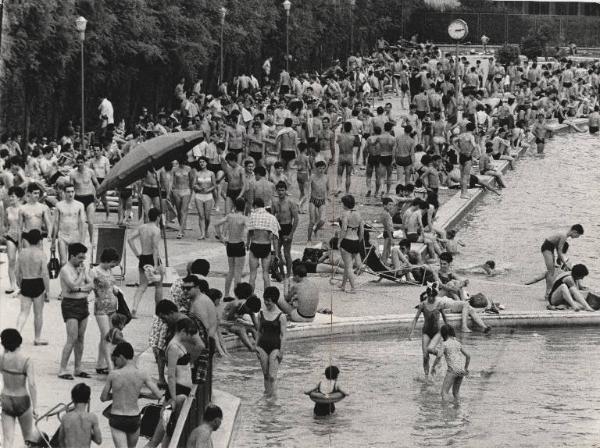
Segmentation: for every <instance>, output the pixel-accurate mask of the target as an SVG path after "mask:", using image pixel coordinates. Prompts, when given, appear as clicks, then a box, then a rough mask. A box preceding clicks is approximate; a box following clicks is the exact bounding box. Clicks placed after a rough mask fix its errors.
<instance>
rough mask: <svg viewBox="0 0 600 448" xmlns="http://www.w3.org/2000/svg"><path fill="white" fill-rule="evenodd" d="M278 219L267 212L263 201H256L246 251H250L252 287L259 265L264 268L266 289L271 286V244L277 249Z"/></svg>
mask: <svg viewBox="0 0 600 448" xmlns="http://www.w3.org/2000/svg"><path fill="white" fill-rule="evenodd" d="M280 230H281V229H280V227H279V222H278V221H277V218H275V216H273V215H272V214H270V213H269V212H268V211H266V210H265V204H264V202H263V200H262V199H260V198H256V199H255V200H254V210H253V211H252V213H251V214H250V220H249V222H248V241H247V242H246V250H248V251H249V258H248V263H249V265H250V280H249V282H250V285H252V288H254V287H255V284H256V275H257V274H258V265H259V264H260V265H261V267H262V275H263V281H264V288H265V289H266V288H267V287H269V286H271V279H270V276H269V268H270V266H271V244H273V245H274V246H275V247H277V244H278V242H277V237H278V235H279V231H280Z"/></svg>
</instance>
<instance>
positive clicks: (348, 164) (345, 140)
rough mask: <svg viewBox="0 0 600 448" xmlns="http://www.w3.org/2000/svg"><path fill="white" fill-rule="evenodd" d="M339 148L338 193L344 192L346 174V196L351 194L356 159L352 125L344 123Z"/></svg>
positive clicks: (347, 122)
mask: <svg viewBox="0 0 600 448" xmlns="http://www.w3.org/2000/svg"><path fill="white" fill-rule="evenodd" d="M337 144H338V148H339V155H338V167H337V193H336V196H337V195H339V194H340V193H341V192H342V176H343V175H344V171H345V172H346V185H345V186H346V194H348V193H350V182H351V180H352V171H353V168H354V157H353V155H352V149H353V148H354V136H353V135H352V123H350V122H349V121H346V122H345V123H344V126H343V129H342V133H341V134H339V135H338V136H337Z"/></svg>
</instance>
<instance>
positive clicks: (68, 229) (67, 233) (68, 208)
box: [50, 184, 85, 266]
mask: <svg viewBox="0 0 600 448" xmlns="http://www.w3.org/2000/svg"><path fill="white" fill-rule="evenodd" d="M64 193H65V196H64V197H65V198H64V199H63V200H62V201H58V202H57V203H56V212H55V213H56V217H55V220H54V227H53V229H52V245H51V249H50V250H51V251H52V252H54V250H55V249H56V240H57V239H58V256H59V258H60V265H61V266H64V265H65V264H67V261H68V254H67V251H68V248H69V244H73V243H82V242H83V241H84V239H85V230H84V219H85V218H84V216H85V210H84V209H83V204H82V203H81V202H79V201H76V200H74V197H75V187H74V186H73V185H71V184H68V185H65V187H64Z"/></svg>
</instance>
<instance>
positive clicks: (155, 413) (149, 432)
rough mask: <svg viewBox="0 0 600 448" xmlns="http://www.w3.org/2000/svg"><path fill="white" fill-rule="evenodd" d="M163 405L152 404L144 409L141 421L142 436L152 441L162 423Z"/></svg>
mask: <svg viewBox="0 0 600 448" xmlns="http://www.w3.org/2000/svg"><path fill="white" fill-rule="evenodd" d="M161 410H162V405H160V404H158V403H150V404H147V405H146V406H144V407H143V409H142V412H141V417H142V418H141V420H140V436H142V437H146V438H147V439H151V438H152V436H153V435H154V431H155V430H156V427H157V426H158V423H159V421H160V412H161Z"/></svg>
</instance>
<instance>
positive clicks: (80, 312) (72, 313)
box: [60, 297, 90, 322]
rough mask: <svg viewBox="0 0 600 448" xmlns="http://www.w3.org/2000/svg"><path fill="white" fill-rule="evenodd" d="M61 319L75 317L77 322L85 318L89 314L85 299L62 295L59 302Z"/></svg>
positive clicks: (65, 319)
mask: <svg viewBox="0 0 600 448" xmlns="http://www.w3.org/2000/svg"><path fill="white" fill-rule="evenodd" d="M60 310H61V312H62V317H63V320H64V321H65V322H66V321H67V320H69V319H75V320H76V321H78V322H81V321H82V320H85V319H87V317H88V316H89V315H90V312H89V310H88V302H87V299H69V298H68V297H63V299H62V301H61V302H60Z"/></svg>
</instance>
